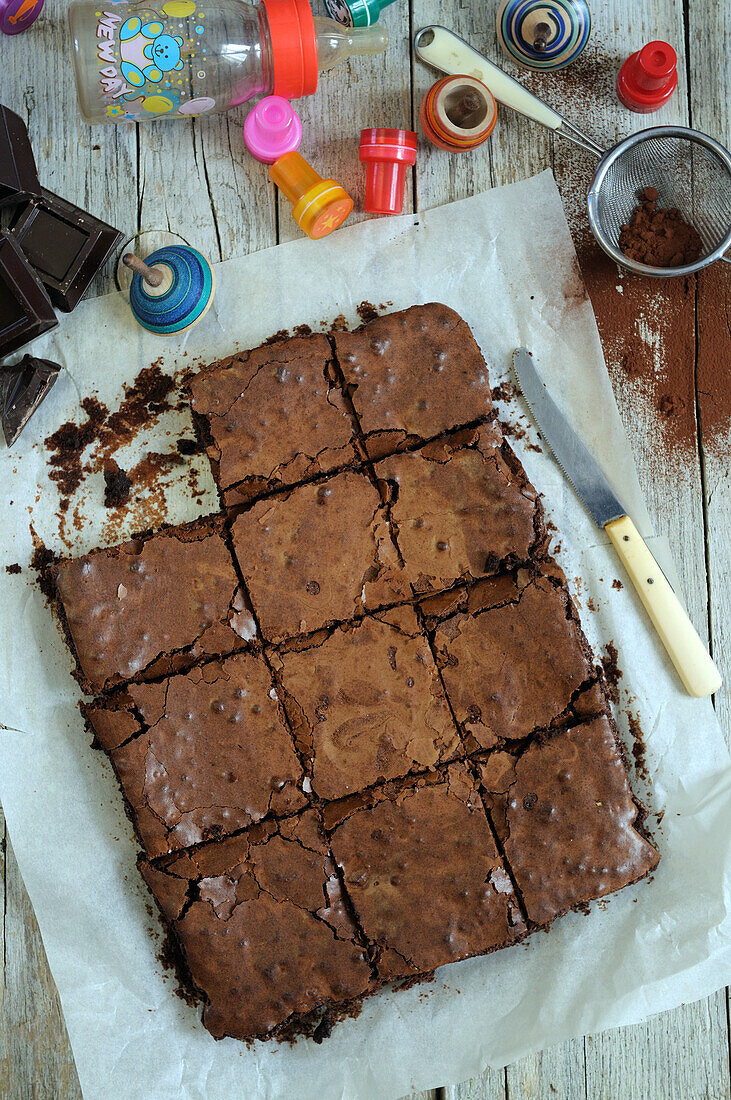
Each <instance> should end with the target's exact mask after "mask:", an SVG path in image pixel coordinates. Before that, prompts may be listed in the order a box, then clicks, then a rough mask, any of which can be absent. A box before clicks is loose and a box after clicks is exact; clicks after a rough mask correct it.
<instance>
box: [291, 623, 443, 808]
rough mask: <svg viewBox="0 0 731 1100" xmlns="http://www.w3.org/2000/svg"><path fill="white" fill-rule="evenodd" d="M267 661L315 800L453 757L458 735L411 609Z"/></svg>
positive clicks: (348, 628)
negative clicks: (275, 673) (275, 676)
mask: <svg viewBox="0 0 731 1100" xmlns="http://www.w3.org/2000/svg"><path fill="white" fill-rule="evenodd" d="M273 661H275V662H276V667H277V668H278V669H279V681H280V693H281V697H282V702H283V704H284V707H285V709H286V711H287V714H288V716H289V719H290V723H291V725H292V728H293V731H294V735H295V738H296V739H297V744H298V748H299V749H300V752H301V753H302V755H303V757H304V759H305V760H306V761H307V763H308V768H309V774H310V776H311V781H312V789H313V791H314V792H315V794H316V795H318V796H319V797H320V798H324V799H334V798H342V797H344V796H345V795H349V794H352V793H353V792H354V791H359V790H362V789H363V788H364V787H369V786H372V785H373V784H375V783H379V782H382V781H384V780H388V779H394V778H396V777H398V776H403V775H406V774H407V773H408V772H412V771H414V772H419V771H425V770H426V769H428V768H432V767H433V766H434V765H435V764H439V763H442V762H443V761H446V760H450V759H452V758H453V757H454V756H456V755H458V752H459V749H460V747H461V742H460V738H459V735H458V733H457V729H456V727H455V725H454V722H453V720H452V716H451V714H450V712H449V707H448V705H447V700H446V698H445V695H444V690H443V688H442V685H441V681H440V678H439V672H438V670H437V667H436V665H435V663H434V658H433V656H432V653H431V650H430V648H429V642H428V640H427V637H426V635H425V634H423V633H422V631H421V629H420V627H419V624H418V622H417V619H416V614H415V612H414V610H413V608H411V607H399V608H394V609H393V610H391V611H383V612H381V613H379V614H377V615H376V616H375V617H370V616H368V617H367V618H365V619H361V620H360V621H359V622H355V623H348V624H347V625H344V626H342V627H337V628H335V629H334V630H333V631H332V632H331V633H330V635H329V636H327V637H325V639H324V640H322V639H321V638H319V637H318V636H316V637H315V638H314V639H312V642H311V647H310V648H307V649H301V650H299V651H297V650H294V651H290V652H286V651H284V652H281V653H280V654H279V655H278V656H277V657H276V658H273Z"/></svg>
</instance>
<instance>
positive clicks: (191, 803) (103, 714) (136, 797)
mask: <svg viewBox="0 0 731 1100" xmlns="http://www.w3.org/2000/svg"><path fill="white" fill-rule="evenodd" d="M115 703H116V707H115V709H105V708H103V707H98V708H89V709H87V715H88V717H89V720H90V722H91V724H92V725H93V726H94V729H95V730H97V723H98V739H99V740H100V741H102V742H103V743H104V742H106V745H107V748H108V751H109V755H110V758H111V761H112V764H113V766H114V770H115V772H116V774H117V777H118V779H119V782H120V784H121V786H122V790H123V791H124V794H125V797H126V799H127V803H128V805H129V806H130V809H131V816H132V820H133V822H134V824H135V826H136V828H137V832H138V834H139V836H140V838H141V840H142V843H143V845H144V848H145V851H146V852H147V854H148V856H149V857H150V858H155V857H158V856H161V855H165V854H167V853H169V852H172V851H175V850H176V849H178V848H185V847H188V846H190V845H192V844H198V843H200V842H201V841H204V840H209V839H211V838H215V837H219V836H226V835H227V834H229V833H232V832H235V831H236V830H239V829H242V828H244V827H245V826H247V825H251V824H252V823H253V822H255V821H259V820H260V819H261V818H263V817H266V816H268V815H278V816H286V815H287V814H291V813H293V812H294V811H295V810H298V809H301V808H302V807H303V806H304V805H305V803H306V801H307V799H306V798H305V796H304V794H303V793H302V790H301V786H302V780H303V778H304V776H303V773H302V769H301V767H300V764H299V761H298V759H297V755H296V753H295V750H294V746H293V744H292V741H291V738H290V736H289V732H288V730H287V727H286V726H285V725H284V721H283V718H282V716H281V714H280V709H279V703H278V700H277V697H276V692H275V690H274V687H273V681H272V678H271V675H270V673H269V670H268V668H267V666H266V665H265V664H264V661H263V660H262V658H261V657H259V656H256V655H254V654H250V653H240V654H236V655H235V656H233V657H229V658H228V660H225V661H212V662H210V663H209V664H206V665H204V666H203V667H202V668H194V669H192V670H191V671H190V672H189V673H187V674H186V675H179V676H173V677H171V678H170V679H168V680H164V681H163V682H162V683H160V684H132V685H130V687H129V688H127V690H126V692H125V693H124V695H123V697H122V698H121V699H118V700H115ZM130 720H131V721H132V722H134V723H135V724H136V725H137V729H136V731H135V732H133V733H131V734H130ZM115 726H116V727H117V729H115ZM120 738H122V739H123V740H120Z"/></svg>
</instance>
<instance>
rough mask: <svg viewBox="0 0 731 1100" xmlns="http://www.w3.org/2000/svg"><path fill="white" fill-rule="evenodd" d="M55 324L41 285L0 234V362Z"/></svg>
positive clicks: (15, 247)
mask: <svg viewBox="0 0 731 1100" xmlns="http://www.w3.org/2000/svg"><path fill="white" fill-rule="evenodd" d="M57 324H58V321H57V320H56V314H55V313H54V311H53V306H52V305H51V300H50V298H49V297H48V295H47V294H46V292H45V290H44V289H43V284H42V283H41V281H40V279H39V278H38V276H37V275H36V273H35V271H34V270H33V268H32V267H31V265H30V264H29V263H28V261H27V260H26V258H25V256H24V255H23V253H22V252H21V250H20V247H19V246H18V243H17V241H16V240H15V238H14V237H11V235H10V234H9V233H7V232H1V233H0V359H2V358H3V357H4V356H6V355H10V354H11V352H13V351H17V350H18V348H22V347H23V345H24V344H28V343H30V341H31V340H35V338H36V337H37V336H42V335H43V333H44V332H48V330H49V329H52V328H55V327H56V325H57Z"/></svg>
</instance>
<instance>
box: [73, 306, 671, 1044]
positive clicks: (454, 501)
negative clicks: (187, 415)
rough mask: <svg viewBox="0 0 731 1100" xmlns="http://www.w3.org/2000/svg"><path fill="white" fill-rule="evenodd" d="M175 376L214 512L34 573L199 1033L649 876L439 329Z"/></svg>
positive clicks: (416, 963) (299, 342)
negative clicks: (189, 408) (108, 767)
mask: <svg viewBox="0 0 731 1100" xmlns="http://www.w3.org/2000/svg"><path fill="white" fill-rule="evenodd" d="M190 388H191V395H192V405H193V409H194V414H195V417H196V426H197V429H198V433H199V436H200V438H202V439H203V440H204V441H205V443H206V446H207V450H208V454H209V456H210V458H211V463H212V468H213V472H214V476H215V479H216V482H217V484H218V487H219V490H220V491H221V496H222V499H223V502H224V507H225V509H226V511H225V514H221V515H219V516H216V517H212V518H208V519H204V520H199V521H198V522H196V523H193V524H187V525H183V526H180V527H173V528H168V529H166V530H163V531H161V532H159V533H158V534H152V535H148V536H144V537H140V538H138V539H136V540H132V541H130V542H127V543H125V544H124V545H122V546H118V547H113V548H111V549H108V550H98V551H94V552H93V553H91V554H88V555H86V556H85V557H83V558H79V559H77V560H74V561H63V562H60V563H58V564H57V565H56V566H54V573H55V577H56V588H57V595H58V605H59V609H60V611H61V613H62V621H63V622H64V625H65V628H66V631H67V637H68V640H69V644H70V645H71V647H72V649H73V652H74V653H75V655H76V657H77V660H78V666H79V668H78V677H79V680H80V682H81V683H82V686H83V687H84V689H85V690H87V691H89V692H95V693H97V698H96V699H95V700H94V701H92V702H89V703H87V704H86V705H85V706H84V712H85V714H86V717H87V720H88V723H89V725H90V727H91V728H92V729H93V732H94V738H95V743H96V744H97V745H99V746H100V747H101V748H103V749H104V750H105V751H106V752H107V753H108V754H109V756H110V758H111V761H112V764H113V767H114V769H115V772H116V775H117V777H118V779H119V781H120V785H121V787H122V790H123V793H124V796H125V803H126V806H127V810H128V813H129V816H130V818H131V820H132V821H133V823H134V826H135V829H136V831H137V834H138V837H139V839H140V841H141V844H142V846H143V848H144V855H142V856H141V857H140V869H141V871H142V874H143V875H144V877H145V880H146V881H147V883H148V885H149V886H150V889H151V890H152V892H153V894H154V895H155V897H156V899H157V902H158V904H159V907H160V909H161V911H162V913H163V915H164V918H165V920H166V922H167V923H168V925H169V928H170V930H171V932H172V936H173V939H174V941H175V944H176V948H177V952H178V955H179V958H180V960H181V962H182V966H183V969H184V971H185V974H186V985H187V987H188V989H189V991H193V992H194V993H195V994H196V995H197V997H198V998H199V999H200V1000H201V1001H202V1004H203V1018H204V1023H205V1026H206V1027H207V1028H208V1029H209V1031H210V1032H211V1033H212V1034H213V1035H214V1036H216V1037H223V1036H233V1037H235V1038H238V1039H252V1038H272V1037H279V1038H288V1037H289V1038H291V1037H292V1036H294V1035H295V1034H298V1033H300V1032H302V1033H305V1034H312V1033H313V1030H314V1036H315V1038H316V1039H318V1040H319V1038H321V1037H322V1036H324V1035H326V1034H327V1033H328V1029H329V1028H330V1026H331V1024H332V1022H333V1021H334V1020H335V1019H337V1018H338V1017H339V1016H340V1015H344V1014H347V1013H349V1012H352V1011H354V1005H357V1003H359V1001H360V1000H361V999H362V998H363V997H365V996H368V995H370V994H372V993H374V992H375V991H376V990H378V989H379V988H380V987H381V986H382V985H384V984H385V983H387V982H396V983H399V984H405V983H406V984H408V983H411V982H413V981H415V980H419V979H421V978H424V977H425V976H428V975H430V974H432V973H433V972H434V970H435V969H436V968H437V967H440V966H442V965H444V964H446V963H449V962H452V961H455V960H458V959H465V958H468V957H470V956H474V955H479V954H484V953H486V952H489V951H493V950H496V949H498V948H502V947H506V946H509V945H511V944H513V943H516V942H517V941H519V940H521V939H523V938H524V937H526V936H527V935H529V934H530V933H531V932H533V931H535V930H536V929H537V928H547V927H548V926H549V925H550V923H551V922H552V921H553V920H554V919H555V918H556V917H558V916H560V915H561V914H563V913H565V912H566V911H567V910H569V909H571V908H576V907H583V906H585V905H586V904H587V903H588V902H590V901H592V900H593V899H596V898H599V897H603V896H605V895H606V894H608V893H611V892H612V891H614V890H617V889H619V888H620V887H622V886H626V885H628V884H630V883H634V882H636V881H637V880H638V879H640V878H642V877H643V876H644V875H647V874H649V873H650V872H651V871H652V870H653V868H654V867H655V866H656V864H657V862H658V859H659V856H658V853H657V851H656V850H655V848H654V847H653V845H652V844H651V843H650V841H649V839H648V838H647V837H646V835H645V833H644V829H643V816H644V810H643V808H642V806H641V805H640V803H638V801H637V800H636V799H635V798H634V796H633V794H632V791H631V789H630V786H629V779H628V774H627V767H626V763H625V760H624V757H623V754H622V748H621V742H620V740H619V735H618V733H617V730H616V726H615V725H614V721H613V718H612V715H611V710H610V707H609V703H608V700H607V695H606V691H605V684H604V681H603V678H602V673H601V671H600V670H599V668H598V667H597V666H596V664H595V662H594V660H593V657H592V654H591V651H590V649H589V646H588V644H587V642H586V639H585V637H584V634H583V631H582V629H581V624H580V621H579V617H578V614H577V611H576V608H575V606H574V604H573V602H572V600H571V597H570V595H569V591H568V587H567V585H566V578H565V577H564V575H563V573H562V571H561V569H560V568H559V567H558V566H557V565H556V563H555V562H553V561H552V560H551V558H550V557H549V556H548V536H547V532H546V528H545V525H544V523H543V512H542V507H541V501H540V498H539V496H538V494H537V492H536V490H535V489H534V487H533V486H532V485H531V484H530V482H529V480H528V478H527V477H526V474H525V471H524V470H523V468H522V466H521V464H520V462H519V461H518V459H517V457H516V456H515V454H514V453H513V451H512V450H511V449H510V447H509V446H508V445H507V443H506V441H505V439H504V436H503V434H502V431H501V428H500V424H499V422H498V421H497V420H496V419H495V415H494V412H493V409H492V404H491V400H490V389H489V381H488V377H487V370H486V367H485V364H484V360H483V358H482V355H481V353H480V351H479V348H478V347H477V344H476V343H475V341H474V340H473V338H472V336H471V334H470V332H469V329H468V328H467V326H466V325H465V323H464V321H462V320H461V319H460V318H459V317H458V316H457V314H455V313H454V312H453V311H452V310H450V309H448V308H447V307H445V306H441V305H434V304H432V305H428V306H416V307H413V308H412V309H410V310H406V311H404V312H402V313H397V314H393V315H391V316H389V317H382V318H379V319H378V320H376V321H374V322H372V323H370V324H368V325H366V326H364V327H363V328H362V329H360V330H358V331H357V332H354V333H333V334H331V335H330V336H328V337H325V336H310V337H306V338H297V339H294V340H289V341H284V342H281V343H278V344H274V345H270V346H265V347H263V348H258V349H256V350H255V351H253V352H250V353H248V354H242V355H237V356H235V357H233V358H232V359H229V360H226V361H224V362H221V363H217V364H214V365H213V366H211V367H210V368H207V369H205V370H204V371H202V372H201V373H200V374H199V375H198V376H197V377H196V378H195V379H194V380H193V381H192V383H191V387H190Z"/></svg>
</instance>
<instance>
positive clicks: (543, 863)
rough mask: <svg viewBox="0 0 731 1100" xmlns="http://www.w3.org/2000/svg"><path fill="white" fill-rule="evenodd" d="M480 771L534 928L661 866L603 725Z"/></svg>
mask: <svg viewBox="0 0 731 1100" xmlns="http://www.w3.org/2000/svg"><path fill="white" fill-rule="evenodd" d="M493 757H494V758H495V759H493ZM497 758H500V759H497ZM478 767H479V772H480V775H481V780H482V785H483V787H484V789H485V791H486V792H487V793H488V795H489V796H490V797H491V799H492V802H493V804H494V805H495V806H496V808H499V809H501V811H502V813H501V814H499V813H495V814H494V816H495V824H496V828H497V829H498V832H499V833H501V834H502V836H503V843H504V846H505V855H506V858H507V859H508V861H509V863H510V868H511V871H512V873H513V876H514V879H515V882H516V885H517V887H518V889H519V891H520V894H521V897H522V899H523V903H524V905H525V909H526V912H527V914H528V917H529V918H530V920H531V921H534V922H535V923H536V924H547V923H548V922H549V921H551V920H553V919H554V918H555V917H557V916H560V915H561V914H562V913H565V912H566V911H567V910H568V909H571V908H572V907H574V906H577V905H582V904H585V903H586V902H588V901H592V900H593V899H594V898H600V897H604V895H605V894H610V893H612V892H613V891H614V890H619V889H620V887H622V886H627V885H629V884H630V883H632V882H636V881H637V880H638V879H641V878H642V877H643V876H644V875H647V874H649V873H650V871H652V870H653V869H654V867H656V866H657V863H658V860H659V858H660V857H659V855H658V853H657V851H656V850H655V848H654V847H653V846H652V845H651V844H650V843H649V841H648V840H647V839H646V838H645V837H644V836H643V834H642V832H641V831H640V827H641V821H642V813H643V812H642V810H641V808H640V806H639V805H638V803H637V802H636V801H635V799H634V798H633V796H632V791H631V790H630V785H629V778H628V775H627V768H626V766H625V763H624V760H623V757H622V752H621V750H620V747H619V744H618V741H617V736H616V734H615V730H614V728H613V724H612V722H611V719H610V718H609V717H607V716H606V715H604V716H600V717H598V718H594V719H593V720H592V721H590V722H586V723H583V724H581V725H578V726H574V727H573V728H570V729H564V730H560V731H558V732H556V733H551V734H548V735H546V736H545V737H541V738H540V739H539V740H537V741H534V742H532V743H531V744H530V745H529V746H528V748H527V749H526V750H525V752H523V753H522V755H521V756H520V757H519V758H516V757H513V756H511V755H510V754H509V753H507V752H504V753H496V754H492V757H488V759H487V761H485V762H484V763H482V764H480V765H478Z"/></svg>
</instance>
